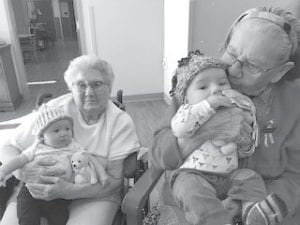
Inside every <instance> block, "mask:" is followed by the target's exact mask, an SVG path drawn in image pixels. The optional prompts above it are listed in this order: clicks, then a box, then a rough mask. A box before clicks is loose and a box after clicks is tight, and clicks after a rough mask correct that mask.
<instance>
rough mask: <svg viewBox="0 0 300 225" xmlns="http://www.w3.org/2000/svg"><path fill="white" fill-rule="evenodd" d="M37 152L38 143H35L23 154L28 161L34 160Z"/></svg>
mask: <svg viewBox="0 0 300 225" xmlns="http://www.w3.org/2000/svg"><path fill="white" fill-rule="evenodd" d="M35 152H36V145H35V144H33V145H31V146H30V147H29V148H26V149H25V150H24V151H23V152H22V153H21V154H23V155H25V156H26V158H27V159H28V161H32V160H33V159H34V156H35Z"/></svg>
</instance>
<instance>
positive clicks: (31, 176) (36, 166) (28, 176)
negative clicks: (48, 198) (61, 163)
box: [15, 156, 66, 183]
mask: <svg viewBox="0 0 300 225" xmlns="http://www.w3.org/2000/svg"><path fill="white" fill-rule="evenodd" d="M57 163H58V162H57V160H56V159H54V158H53V157H51V156H47V157H43V158H38V159H35V160H34V161H32V162H30V163H28V164H27V165H25V166H24V167H23V168H22V169H20V170H18V171H17V172H16V174H15V175H16V176H17V178H18V179H20V180H22V181H24V182H26V183H32V182H36V181H37V180H39V178H40V176H41V175H42V176H43V175H44V176H63V175H65V173H66V171H65V170H64V169H62V168H59V167H57V166H56V165H57Z"/></svg>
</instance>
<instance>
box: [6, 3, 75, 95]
mask: <svg viewBox="0 0 300 225" xmlns="http://www.w3.org/2000/svg"><path fill="white" fill-rule="evenodd" d="M12 7H13V11H14V15H15V21H16V26H17V33H18V36H19V40H20V45H21V50H22V53H23V59H24V65H25V69H26V74H27V81H28V87H29V92H30V97H31V98H34V99H36V98H37V96H39V95H40V94H42V93H45V92H50V93H52V94H53V95H54V97H55V96H59V95H62V94H64V93H66V92H68V90H67V87H66V85H65V83H64V80H63V73H64V71H65V70H66V68H67V66H68V64H69V62H70V60H71V59H73V58H75V57H77V56H79V55H80V54H81V53H80V49H79V43H78V40H77V33H76V32H77V31H76V23H75V15H74V5H73V0H12ZM26 38H27V39H28V38H32V40H30V41H29V42H28V40H27V39H26ZM28 45H30V46H31V47H30V48H29V49H28Z"/></svg>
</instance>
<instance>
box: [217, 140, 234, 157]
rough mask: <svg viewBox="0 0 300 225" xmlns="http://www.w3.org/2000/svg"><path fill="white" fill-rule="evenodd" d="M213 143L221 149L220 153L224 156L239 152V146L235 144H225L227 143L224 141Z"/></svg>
mask: <svg viewBox="0 0 300 225" xmlns="http://www.w3.org/2000/svg"><path fill="white" fill-rule="evenodd" d="M212 143H213V144H214V145H215V146H217V147H220V151H221V152H222V153H223V154H224V155H227V154H229V153H231V152H235V151H237V145H236V143H234V142H229V143H225V141H222V140H212Z"/></svg>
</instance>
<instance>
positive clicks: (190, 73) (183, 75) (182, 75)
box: [173, 54, 227, 103]
mask: <svg viewBox="0 0 300 225" xmlns="http://www.w3.org/2000/svg"><path fill="white" fill-rule="evenodd" d="M185 61H186V62H185V63H184V64H182V65H179V66H178V68H177V69H176V72H175V75H174V76H176V79H174V78H173V81H174V80H176V82H173V89H174V94H175V96H176V97H177V98H178V100H179V101H180V102H181V103H184V102H185V95H186V90H187V88H188V87H189V85H190V83H191V82H192V80H193V79H194V78H195V77H196V75H197V74H198V73H199V72H201V71H203V70H206V69H210V68H220V69H224V70H225V69H226V67H227V65H226V64H224V63H222V62H221V60H219V59H215V58H212V57H205V56H203V55H199V54H190V55H189V57H187V58H185ZM175 83H176V84H175ZM174 85H176V86H175V88H174Z"/></svg>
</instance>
